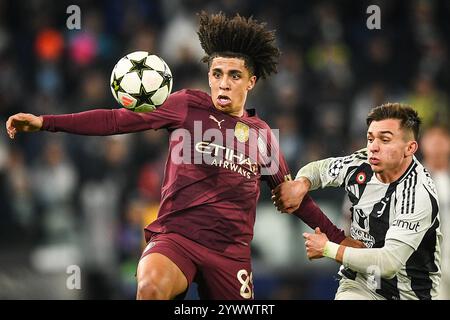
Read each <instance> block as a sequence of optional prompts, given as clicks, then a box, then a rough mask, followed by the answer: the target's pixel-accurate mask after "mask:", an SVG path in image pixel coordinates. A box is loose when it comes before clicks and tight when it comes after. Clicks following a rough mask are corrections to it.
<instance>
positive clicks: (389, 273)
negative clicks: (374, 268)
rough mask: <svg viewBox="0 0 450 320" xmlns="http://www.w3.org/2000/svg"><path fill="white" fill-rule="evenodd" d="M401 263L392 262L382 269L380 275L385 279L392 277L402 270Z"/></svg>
mask: <svg viewBox="0 0 450 320" xmlns="http://www.w3.org/2000/svg"><path fill="white" fill-rule="evenodd" d="M401 267H402V265H401V264H400V263H391V264H389V265H388V266H386V267H385V268H383V269H382V270H381V274H380V276H381V277H382V278H385V279H392V278H393V277H395V275H396V274H397V273H398V272H399V271H400V269H401Z"/></svg>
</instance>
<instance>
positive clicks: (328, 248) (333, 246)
mask: <svg viewBox="0 0 450 320" xmlns="http://www.w3.org/2000/svg"><path fill="white" fill-rule="evenodd" d="M339 247H340V245H339V244H337V243H334V242H331V241H327V242H326V243H325V246H324V247H323V253H322V255H323V256H324V257H328V258H331V259H333V260H336V256H337V253H338V250H339Z"/></svg>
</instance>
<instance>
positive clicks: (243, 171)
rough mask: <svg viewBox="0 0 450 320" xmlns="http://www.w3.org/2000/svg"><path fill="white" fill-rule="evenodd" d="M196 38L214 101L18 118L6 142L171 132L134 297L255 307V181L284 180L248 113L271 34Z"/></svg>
mask: <svg viewBox="0 0 450 320" xmlns="http://www.w3.org/2000/svg"><path fill="white" fill-rule="evenodd" d="M198 34H199V38H200V42H201V45H202V47H203V49H204V50H205V52H206V56H205V58H204V62H206V63H208V67H209V72H208V80H209V85H210V87H211V93H210V94H208V93H206V92H202V91H199V90H181V91H178V92H175V93H173V94H172V95H171V96H170V97H169V98H168V100H167V101H166V102H165V103H164V104H163V105H162V106H160V107H159V108H158V109H157V110H155V111H153V112H151V113H134V112H131V111H129V110H126V109H123V108H122V109H113V110H91V111H86V112H82V113H77V114H70V115H47V116H41V117H36V116H34V115H31V114H17V115H13V116H11V117H10V118H9V119H8V121H7V123H6V129H7V131H8V134H9V135H10V137H11V138H14V136H15V134H16V133H17V132H21V131H22V132H33V131H38V130H47V131H52V132H54V131H64V132H70V133H75V134H85V135H109V134H120V133H129V132H137V131H142V130H148V129H160V128H165V129H167V130H168V131H169V133H170V144H169V155H168V159H167V163H166V169H165V176H164V179H163V186H162V197H161V204H160V209H159V213H158V218H157V219H156V221H154V222H152V223H150V224H149V225H148V226H147V227H146V228H145V237H146V240H147V242H148V244H147V247H146V248H145V249H144V252H143V254H142V257H141V259H140V262H139V265H138V269H137V281H138V290H137V298H138V299H172V298H176V297H180V296H182V295H183V294H184V293H185V292H186V290H187V289H188V287H189V285H190V284H191V283H192V282H196V283H197V284H198V290H199V296H200V298H201V299H252V298H253V297H254V295H253V280H252V277H253V275H252V267H251V260H250V257H251V252H250V241H251V240H252V238H253V226H254V222H255V213H256V203H257V201H258V198H259V193H260V182H261V181H265V182H266V183H268V185H269V186H270V188H275V187H276V186H277V185H278V184H280V183H281V182H283V181H285V180H287V179H290V173H289V169H288V167H287V164H286V161H285V159H284V157H283V155H282V154H281V153H280V151H279V147H278V142H277V140H276V139H274V135H273V134H271V131H270V128H269V126H268V125H267V124H266V123H265V122H264V121H263V120H261V119H260V118H259V117H258V116H257V115H256V114H255V110H254V109H248V110H246V109H245V108H244V105H245V101H246V98H247V94H248V93H249V92H250V91H251V90H252V89H253V88H254V86H255V84H256V81H257V79H259V78H266V77H267V76H269V75H270V74H272V73H273V72H276V66H277V58H278V56H279V50H278V48H277V47H276V46H275V36H274V32H272V31H268V30H266V29H265V27H264V24H261V23H258V22H257V21H255V20H253V19H251V18H250V19H247V18H244V17H241V16H239V15H237V16H235V17H234V18H232V19H229V18H227V17H226V16H225V15H223V14H216V15H212V16H208V15H207V14H205V13H202V14H201V15H200V29H199V32H198ZM294 214H295V215H296V216H298V217H299V218H301V219H302V220H303V221H305V222H306V223H307V224H308V225H309V226H311V227H312V228H315V227H320V228H323V231H324V232H325V233H326V234H327V236H328V237H329V238H330V239H332V240H333V241H335V242H337V243H344V244H347V245H354V246H360V243H359V242H358V241H354V240H352V239H350V238H349V239H346V238H345V235H344V234H343V232H342V230H339V229H338V228H337V227H336V226H335V225H333V224H332V223H331V221H330V220H328V218H327V217H326V216H325V215H324V214H323V212H321V211H320V209H319V208H318V207H317V205H316V204H315V203H314V202H313V200H312V199H311V198H305V199H304V201H303V203H302V205H301V206H300V207H299V208H298V209H297V210H296V211H295V213H294ZM269 233H270V232H269ZM269 233H268V236H270V235H269Z"/></svg>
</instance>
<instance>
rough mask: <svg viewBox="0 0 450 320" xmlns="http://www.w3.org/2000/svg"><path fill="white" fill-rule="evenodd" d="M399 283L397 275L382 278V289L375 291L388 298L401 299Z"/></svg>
mask: <svg viewBox="0 0 450 320" xmlns="http://www.w3.org/2000/svg"><path fill="white" fill-rule="evenodd" d="M397 283H398V280H397V276H395V277H393V278H392V279H381V284H380V289H377V290H375V292H376V293H378V294H379V295H381V296H383V297H385V298H386V299H388V300H400V291H398V288H397Z"/></svg>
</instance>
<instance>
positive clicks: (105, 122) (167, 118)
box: [42, 90, 189, 136]
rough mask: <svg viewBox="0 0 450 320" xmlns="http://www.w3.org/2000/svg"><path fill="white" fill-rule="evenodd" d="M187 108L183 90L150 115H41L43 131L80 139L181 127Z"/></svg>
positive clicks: (104, 111) (112, 112) (120, 111)
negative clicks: (80, 137) (71, 135)
mask: <svg viewBox="0 0 450 320" xmlns="http://www.w3.org/2000/svg"><path fill="white" fill-rule="evenodd" d="M188 106H189V99H188V95H187V93H186V91H185V90H182V91H178V92H175V93H173V94H171V95H170V96H169V98H168V99H167V101H166V102H164V104H162V105H161V106H160V107H159V108H158V109H156V110H155V111H153V112H133V111H130V110H127V109H125V108H120V109H111V110H108V109H96V110H90V111H85V112H80V113H72V114H64V115H44V116H43V120H44V121H43V126H42V130H46V131H52V132H56V131H62V132H68V133H74V134H81V135H100V136H101V135H112V134H121V133H130V132H138V131H144V130H148V129H160V128H166V129H168V130H174V129H177V128H179V127H181V126H182V124H183V123H184V120H185V118H186V115H187V112H188Z"/></svg>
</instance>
